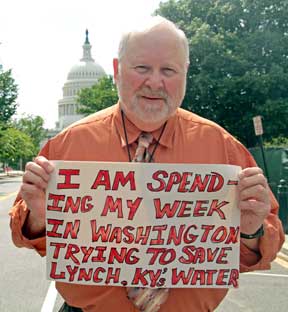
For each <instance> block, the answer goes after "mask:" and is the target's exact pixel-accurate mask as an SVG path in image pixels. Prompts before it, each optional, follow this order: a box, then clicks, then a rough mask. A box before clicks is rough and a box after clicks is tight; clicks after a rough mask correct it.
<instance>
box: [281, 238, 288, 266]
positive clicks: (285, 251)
mask: <svg viewBox="0 0 288 312" xmlns="http://www.w3.org/2000/svg"><path fill="white" fill-rule="evenodd" d="M279 257H280V258H285V259H284V260H286V261H288V235H287V234H286V235H285V242H284V245H283V247H282V249H281V251H280V253H279Z"/></svg>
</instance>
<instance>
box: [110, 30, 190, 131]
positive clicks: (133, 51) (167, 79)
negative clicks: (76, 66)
mask: <svg viewBox="0 0 288 312" xmlns="http://www.w3.org/2000/svg"><path fill="white" fill-rule="evenodd" d="M186 72H187V62H186V57H185V51H184V47H183V43H182V42H181V41H180V39H179V38H178V37H177V36H176V34H175V33H174V32H173V31H171V30H167V29H157V30H154V31H152V32H150V33H146V34H143V33H138V34H134V35H133V36H132V37H130V38H129V41H128V44H127V47H126V51H125V53H124V55H123V57H122V59H121V61H120V62H119V63H118V60H114V78H115V81H116V84H117V87H118V94H119V98H120V103H121V107H122V109H123V110H124V112H125V114H126V116H127V117H128V119H130V120H131V121H132V122H133V123H134V124H135V125H136V126H138V127H139V128H140V129H141V130H146V131H151V130H154V129H156V128H157V127H160V126H161V125H162V124H163V123H164V122H165V121H166V120H167V119H168V118H169V117H170V116H171V115H173V114H174V112H175V110H176V109H177V107H179V106H180V105H181V102H182V100H183V97H184V94H185V87H186Z"/></svg>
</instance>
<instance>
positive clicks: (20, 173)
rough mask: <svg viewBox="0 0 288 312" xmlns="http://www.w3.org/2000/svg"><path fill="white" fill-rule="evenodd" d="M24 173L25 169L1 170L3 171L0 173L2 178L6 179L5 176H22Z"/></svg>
mask: <svg viewBox="0 0 288 312" xmlns="http://www.w3.org/2000/svg"><path fill="white" fill-rule="evenodd" d="M23 173H24V172H23V171H20V170H13V171H8V173H6V172H1V173H0V179H5V178H9V177H17V176H22V175H23Z"/></svg>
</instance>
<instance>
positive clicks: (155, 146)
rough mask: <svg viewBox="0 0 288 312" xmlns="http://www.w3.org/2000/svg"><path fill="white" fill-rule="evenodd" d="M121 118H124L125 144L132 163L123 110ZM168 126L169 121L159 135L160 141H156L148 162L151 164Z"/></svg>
mask: <svg viewBox="0 0 288 312" xmlns="http://www.w3.org/2000/svg"><path fill="white" fill-rule="evenodd" d="M121 117H122V124H123V129H124V135H125V142H126V146H127V154H128V159H129V162H132V157H131V153H130V147H129V144H128V135H127V130H126V125H125V117H124V112H123V110H122V109H121ZM166 125H167V121H165V123H164V125H163V127H162V129H161V132H160V134H159V137H158V139H157V140H156V143H155V145H154V148H153V150H152V153H151V155H150V157H149V160H148V162H149V163H150V162H151V161H152V159H153V156H154V154H155V151H156V149H157V147H158V145H159V142H160V139H161V137H162V134H163V132H164V130H165V128H166Z"/></svg>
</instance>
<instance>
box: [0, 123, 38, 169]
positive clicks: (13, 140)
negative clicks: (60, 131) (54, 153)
mask: <svg viewBox="0 0 288 312" xmlns="http://www.w3.org/2000/svg"><path fill="white" fill-rule="evenodd" d="M0 146H1V149H0V162H1V163H2V164H3V165H5V164H6V165H9V166H12V167H13V168H16V167H17V166H18V164H19V162H20V159H21V160H22V161H23V162H25V161H27V160H30V159H31V158H32V157H33V156H35V155H36V154H35V147H34V144H33V142H32V140H31V138H30V137H29V136H28V135H27V134H25V133H23V132H21V131H20V130H18V129H15V128H13V127H9V128H7V129H6V130H5V131H3V132H2V135H1V136H0Z"/></svg>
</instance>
